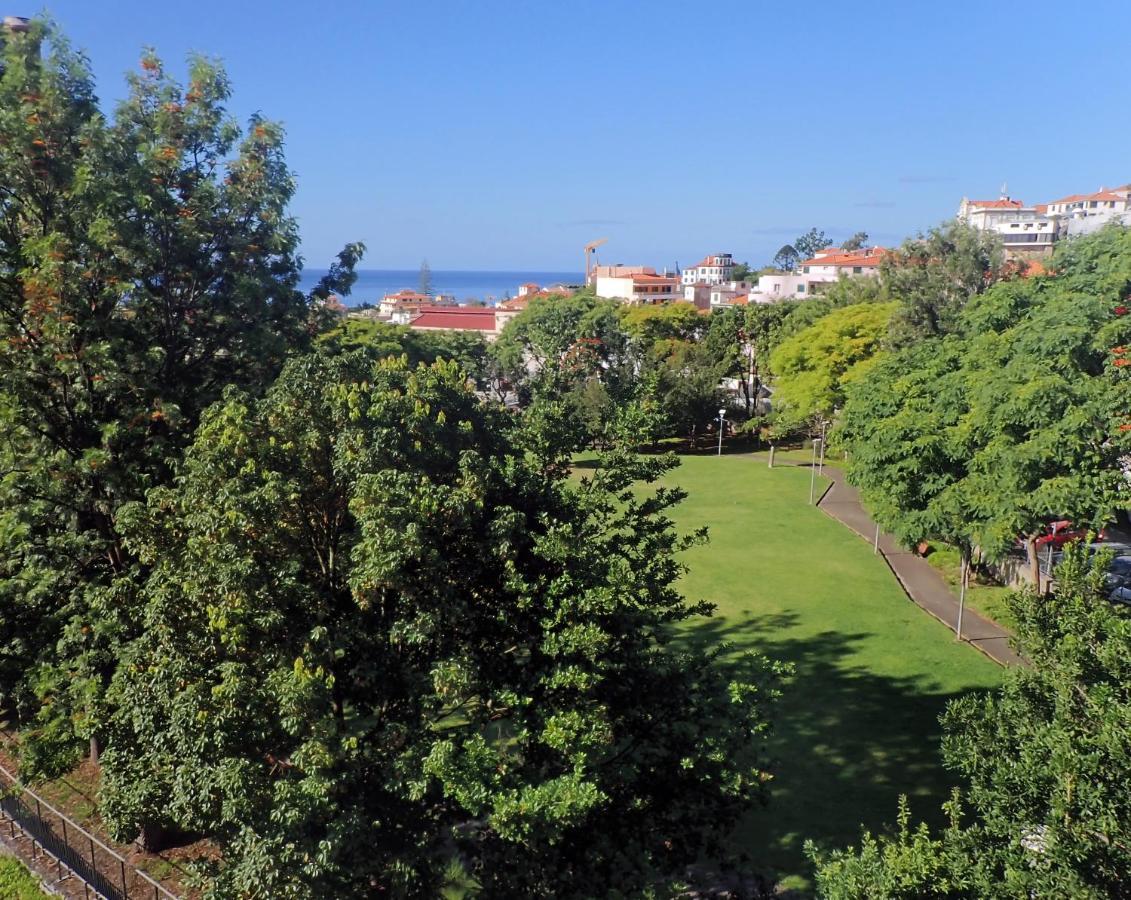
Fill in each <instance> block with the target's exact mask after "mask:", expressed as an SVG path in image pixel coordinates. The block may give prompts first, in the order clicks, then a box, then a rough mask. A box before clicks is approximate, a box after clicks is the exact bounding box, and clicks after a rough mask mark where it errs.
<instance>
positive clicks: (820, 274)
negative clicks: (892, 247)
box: [798, 247, 887, 284]
mask: <svg viewBox="0 0 1131 900" xmlns="http://www.w3.org/2000/svg"><path fill="white" fill-rule="evenodd" d="M885 253H887V250H886V249H885V248H883V247H865V248H863V249H861V250H842V249H841V248H840V247H826V248H825V249H824V250H818V251H817V252H816V253H815V254H814V255H813V258H812V259H806V260H803V261H802V262H801V263H800V264H799V265H798V269H800V270H801V274H802V275H807V276H808V281H809V283H810V284H820V283H824V282H829V281H836V280H837V279H838V278H840V276H841V275H876V274H878V273H879V271H880V260H882V259H883V258H884V254H885Z"/></svg>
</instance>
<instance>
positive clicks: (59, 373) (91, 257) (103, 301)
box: [0, 21, 360, 772]
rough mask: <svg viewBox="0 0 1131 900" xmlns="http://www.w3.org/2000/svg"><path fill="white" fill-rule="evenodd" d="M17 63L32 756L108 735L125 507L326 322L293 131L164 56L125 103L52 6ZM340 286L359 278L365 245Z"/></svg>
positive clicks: (13, 397)
mask: <svg viewBox="0 0 1131 900" xmlns="http://www.w3.org/2000/svg"><path fill="white" fill-rule="evenodd" d="M4 54H5V57H4V58H5V65H4V72H3V76H2V77H0V184H3V185H4V190H3V192H2V194H0V606H2V608H3V610H4V614H3V616H2V618H0V646H2V653H0V655H2V656H3V657H4V664H3V665H2V666H0V678H2V679H3V682H2V684H0V690H2V692H3V698H4V701H5V703H6V705H8V707H9V708H13V709H14V710H15V712H16V714H17V717H18V720H19V721H20V723H21V724H22V725H24V726H28V725H35V726H36V727H34V728H29V729H27V731H26V732H25V740H24V742H23V748H24V750H25V760H24V761H25V763H26V764H27V771H28V772H34V771H36V770H37V767H38V768H40V769H41V770H46V769H56V768H59V767H65V766H66V765H67V764H68V763H69V762H70V761H71V760H73V758H74V754H75V753H77V752H78V748H79V743H78V738H80V737H82V738H94V737H97V736H98V734H99V730H100V727H101V725H100V723H101V721H102V719H103V718H104V714H105V709H104V708H103V706H102V705H101V698H102V691H103V688H104V687H105V685H106V684H107V683H108V681H109V679H110V678H111V676H112V674H113V672H114V670H115V668H116V666H117V660H118V654H119V651H120V648H121V646H122V644H123V642H125V641H127V640H128V639H129V638H130V637H131V636H132V635H134V634H136V633H137V630H138V628H140V624H141V623H140V621H139V620H138V617H137V614H138V610H137V609H136V608H135V607H133V606H132V605H131V603H130V602H129V595H130V587H129V586H130V584H131V582H132V580H133V579H134V578H136V577H137V576H138V575H139V574H140V572H139V570H138V568H137V564H136V560H135V559H134V558H133V556H132V555H131V553H130V552H129V550H128V549H127V548H126V547H125V545H124V543H123V541H122V538H121V534H120V532H119V527H118V514H119V510H120V509H121V507H122V505H123V504H125V503H128V502H129V501H131V500H134V499H136V498H139V497H141V496H143V495H144V492H145V491H146V490H148V489H149V488H151V487H153V486H154V485H158V484H162V483H167V482H168V481H169V480H170V479H171V478H172V475H173V472H174V471H175V467H176V465H177V463H178V460H179V457H180V454H181V452H182V450H183V448H184V447H185V446H186V445H187V443H188V442H189V440H190V439H191V436H192V434H193V431H194V429H195V427H196V425H197V423H198V421H199V419H200V416H201V414H202V411H203V410H204V409H205V408H206V407H207V406H208V405H209V404H210V403H212V402H213V401H214V400H216V399H217V398H218V397H219V396H220V394H221V392H222V391H223V389H224V387H225V386H226V385H237V386H242V387H244V388H246V389H249V390H252V391H254V390H257V389H260V388H261V387H262V386H263V385H264V384H265V383H266V382H268V381H269V380H270V379H272V378H273V377H274V376H275V375H276V374H277V373H278V371H279V369H280V368H281V366H282V364H283V361H284V359H285V357H286V356H287V354H288V353H289V352H291V351H293V350H296V349H302V348H303V347H305V346H306V345H307V344H308V343H309V339H310V337H311V334H312V332H313V331H316V330H317V328H318V327H319V320H318V317H317V310H316V309H315V306H314V304H313V303H312V300H311V298H310V297H306V296H303V295H302V294H301V293H300V292H299V291H298V290H297V284H298V280H299V263H298V257H297V254H296V251H297V232H296V228H295V223H294V220H293V219H292V218H290V217H289V216H288V215H287V213H286V205H287V202H288V201H289V199H290V196H291V193H292V191H293V179H292V176H291V173H290V172H289V171H288V170H287V168H286V166H285V163H284V160H283V155H282V130H281V129H280V128H279V127H278V126H277V125H275V124H274V123H272V122H269V121H267V120H265V119H263V118H261V117H259V116H255V117H253V118H252V119H251V120H250V122H249V123H248V126H247V128H246V130H245V129H241V128H240V127H239V126H237V125H236V124H235V123H234V122H232V121H231V120H230V118H229V117H228V116H227V114H226V113H225V110H224V103H225V101H226V100H227V98H228V94H229V84H228V80H227V78H226V76H225V74H224V72H223V70H221V69H220V68H219V67H217V66H216V65H214V64H212V63H210V62H208V61H206V60H203V59H200V58H193V59H192V60H191V61H190V80H189V84H188V86H187V88H181V87H180V86H179V85H177V84H176V83H175V82H174V81H172V80H171V79H170V78H169V77H168V76H167V75H166V74H165V72H164V70H163V68H162V65H161V63H160V61H159V60H158V59H157V58H156V57H155V56H153V55H151V54H146V55H145V56H144V57H143V58H142V60H141V67H140V71H139V73H138V74H135V75H132V76H130V79H129V92H128V95H127V97H126V99H125V100H124V101H123V102H122V103H121V104H120V105H119V107H118V109H117V111H116V113H115V115H114V117H113V119H112V120H109V121H108V120H107V119H105V118H104V117H103V116H102V114H101V113H100V112H99V111H98V108H97V105H96V103H95V99H94V91H93V83H92V80H91V77H90V73H89V70H88V66H87V64H86V62H85V60H84V59H83V58H82V57H81V56H80V55H78V54H76V53H75V52H74V51H72V50H71V49H70V47H69V46H68V44H67V43H66V41H65V40H64V39H63V38H62V36H61V35H59V34H58V32H56V31H55V30H54V29H53V28H52V27H50V26H49V25H47V24H46V23H44V22H41V21H37V22H34V23H33V24H32V26H31V28H30V30H29V31H28V32H27V33H26V34H15V35H9V40H8V41H7V42H6V46H5V49H4ZM351 246H352V249H350V250H349V251H348V255H347V256H346V257H345V258H343V259H341V260H340V261H339V262H340V265H339V267H338V268H337V269H336V273H337V274H336V281H335V283H334V284H333V285H331V286H332V287H335V288H341V287H343V286H344V287H348V285H347V284H345V282H346V281H348V278H349V274H350V269H351V267H352V263H353V262H356V260H357V259H358V258H360V246H359V245H351Z"/></svg>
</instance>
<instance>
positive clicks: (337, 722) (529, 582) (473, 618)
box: [103, 354, 779, 898]
mask: <svg viewBox="0 0 1131 900" xmlns="http://www.w3.org/2000/svg"><path fill="white" fill-rule="evenodd" d="M529 426H530V423H529V422H528V421H526V422H522V421H520V420H516V419H514V418H513V417H510V416H508V415H507V414H505V413H504V412H503V411H502V410H501V409H499V408H497V407H492V406H489V405H484V404H481V403H479V402H478V401H477V399H476V397H475V395H474V394H473V392H472V391H471V390H470V388H469V387H468V386H467V384H466V380H465V378H464V377H463V374H462V373H461V372H460V371H459V370H458V368H457V367H456V366H454V365H453V364H451V363H443V362H441V363H437V364H435V365H434V366H432V367H430V368H419V369H416V370H410V369H408V368H407V366H406V365H405V363H404V362H403V360H399V359H386V360H384V361H381V362H378V363H376V364H374V363H372V362H370V361H369V360H368V359H367V358H365V357H364V356H362V355H358V354H354V355H339V356H335V357H330V358H326V357H318V356H306V357H302V358H299V359H296V360H294V361H293V362H291V363H290V364H289V365H288V366H287V368H286V369H285V370H284V373H283V375H282V376H281V378H280V379H279V381H278V382H277V383H276V385H275V386H274V387H272V388H271V390H270V391H269V392H268V394H267V396H266V398H265V399H263V400H261V401H255V400H254V399H253V398H251V397H250V396H248V395H246V394H242V393H239V392H235V391H233V392H229V394H228V396H227V398H226V400H225V401H224V402H223V403H221V404H218V405H217V406H215V407H213V409H212V410H210V411H209V413H208V415H207V416H206V417H205V420H204V422H203V424H202V426H201V428H200V432H199V434H198V437H197V440H196V442H195V444H194V445H193V447H192V448H191V450H190V451H189V453H188V455H187V459H186V461H185V464H184V468H183V474H182V476H181V477H180V478H179V479H178V481H177V482H176V483H175V485H173V486H171V487H167V488H160V489H157V490H155V491H153V492H151V494H150V496H149V500H148V504H147V505H146V506H144V507H141V506H140V505H135V506H133V507H131V508H130V510H129V515H128V517H127V523H128V536H129V538H128V539H129V546H130V547H131V548H132V549H134V550H136V552H138V553H139V554H140V556H141V558H142V559H144V560H145V562H146V563H147V564H148V565H149V566H150V567H151V572H150V574H149V576H148V578H147V580H146V582H145V585H144V598H145V601H146V605H145V620H146V626H147V627H146V629H145V631H144V633H143V634H142V635H141V636H140V637H139V638H138V639H137V640H136V641H135V642H134V643H133V644H132V645H131V647H130V650H129V656H128V660H127V664H126V665H124V666H122V667H121V668H120V669H119V671H118V674H117V677H116V680H115V685H114V691H115V695H114V696H115V705H116V709H117V710H118V711H117V714H116V715H115V717H114V723H113V724H114V732H113V735H112V740H111V742H110V750H108V751H107V753H106V755H105V758H104V769H105V776H104V781H103V796H104V814H105V816H106V818H107V821H108V822H109V823H110V825H111V827H112V829H113V831H114V833H115V834H117V835H118V836H119V837H122V838H125V837H132V836H133V835H134V834H135V833H136V832H137V831H138V829H140V828H144V827H146V826H147V825H148V826H152V825H155V824H156V825H162V826H173V825H176V826H180V827H184V828H190V829H194V830H198V831H201V832H204V833H207V834H209V835H211V836H213V838H214V839H216V840H217V841H219V842H220V844H221V846H222V847H223V862H222V865H220V866H219V867H218V868H217V870H216V871H215V872H214V873H213V881H212V884H211V894H212V895H214V896H242V895H249V894H262V895H270V896H272V897H281V898H287V897H292V898H300V897H301V898H308V897H328V896H334V897H351V896H372V895H374V894H376V893H388V894H389V895H418V896H434V895H435V894H436V891H437V887H438V882H439V879H440V877H441V873H442V872H443V870H444V868H445V866H446V864H447V863H448V862H449V860H450V859H451V856H452V854H453V853H458V855H459V857H460V858H461V859H462V860H463V861H464V863H465V865H466V866H467V868H468V869H469V870H470V871H471V873H472V874H473V875H474V877H475V878H476V880H477V882H478V883H479V885H480V887H481V889H482V890H483V892H484V893H485V894H486V895H488V896H522V897H538V896H547V897H548V896H554V897H588V896H592V895H593V893H594V891H595V890H597V891H599V892H602V893H607V894H610V895H613V894H619V895H625V894H629V893H641V892H644V891H645V890H646V889H648V890H650V889H652V888H653V887H654V886H655V885H656V884H657V883H658V882H659V883H662V882H663V881H664V880H665V879H667V878H668V877H670V876H671V874H672V873H673V872H676V871H678V869H679V867H680V866H683V865H685V864H687V863H689V862H691V861H693V860H695V859H697V858H698V857H699V856H700V854H703V853H715V852H718V850H719V846H718V843H717V841H718V840H719V839H721V838H722V837H723V836H725V835H726V834H727V833H728V832H729V830H730V828H731V827H732V826H733V824H734V822H735V821H736V817H737V816H738V815H739V814H740V813H741V812H742V811H743V810H745V809H746V808H747V807H748V805H749V803H750V802H751V801H752V800H754V799H755V798H756V797H758V796H759V795H760V794H761V793H762V790H763V784H764V781H765V774H764V771H763V768H762V762H761V759H760V748H761V742H762V739H763V735H764V733H765V729H766V713H767V708H768V705H769V704H770V702H771V701H772V699H773V697H774V694H775V691H776V688H775V681H776V679H777V675H778V672H779V670H778V669H777V668H776V667H774V666H771V665H769V664H768V663H757V662H756V661H751V663H752V665H753V669H752V671H753V672H754V674H753V675H752V676H750V677H740V676H739V673H738V672H737V671H731V672H730V673H729V674H728V673H726V672H724V670H723V669H722V667H721V666H720V665H719V659H718V653H708V654H705V655H704V654H703V653H701V652H696V653H687V652H683V651H681V650H678V649H677V648H676V646H675V645H673V644H672V643H671V642H670V639H671V629H672V627H673V626H675V625H677V624H678V623H680V622H685V621H687V620H689V619H691V618H693V617H695V616H697V615H700V614H702V613H704V612H707V610H708V607H707V606H706V605H705V604H701V603H689V602H687V601H686V600H684V598H683V597H682V596H680V594H679V592H678V590H677V589H676V587H675V583H676V580H677V579H678V578H679V577H680V575H681V572H682V570H683V567H682V566H681V565H680V564H679V563H678V562H677V557H676V554H677V553H679V552H680V551H681V550H682V549H683V548H685V547H686V546H688V544H689V543H690V542H693V541H695V540H697V539H698V536H695V535H693V536H692V537H691V538H688V539H684V538H680V537H678V536H677V535H676V534H675V533H674V532H673V529H672V526H671V522H670V519H669V518H668V511H669V510H670V508H671V506H672V505H673V504H674V503H676V502H678V501H679V500H680V499H681V496H682V495H681V493H680V492H679V491H678V490H672V489H655V488H649V487H648V484H649V483H651V482H653V481H654V480H655V479H656V478H657V477H658V476H659V475H660V474H662V473H663V472H664V471H666V470H667V469H668V468H669V467H670V466H671V465H672V461H671V460H670V459H669V458H667V457H649V458H638V457H635V456H633V455H632V454H630V453H627V452H625V451H624V450H622V449H617V450H615V451H613V452H611V453H608V454H604V455H603V456H601V457H600V460H599V465H598V467H597V468H596V469H595V470H594V471H593V472H592V474H591V475H589V476H587V477H586V478H584V479H581V480H574V479H572V478H570V477H569V476H568V474H567V472H566V471H565V469H564V467H562V466H561V465H560V461H561V458H560V456H558V455H557V451H556V450H555V451H552V452H551V456H549V457H546V456H543V455H542V454H540V453H539V452H538V448H539V446H540V436H539V434H538V433H537V432H536V430H534V431H532V430H530V427H529ZM625 427H634V426H633V425H632V424H631V422H630V421H628V420H626V426H625ZM625 443H627V442H619V443H618V445H617V446H618V448H619V447H621V446H623V445H624V444H625Z"/></svg>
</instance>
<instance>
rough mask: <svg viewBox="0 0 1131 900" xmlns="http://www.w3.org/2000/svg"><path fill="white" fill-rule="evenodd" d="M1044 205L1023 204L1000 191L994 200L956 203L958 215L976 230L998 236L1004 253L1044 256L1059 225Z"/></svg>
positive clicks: (1055, 235) (1054, 240)
mask: <svg viewBox="0 0 1131 900" xmlns="http://www.w3.org/2000/svg"><path fill="white" fill-rule="evenodd" d="M1050 208H1051V204H1050V205H1048V206H1026V205H1025V204H1024V203H1022V202H1021V201H1020V200H1014V199H1013V198H1012V197H1008V196H1006V195H1005V194H1002V196H1000V197H999V198H998V199H997V200H968V199H966V198H965V197H963V198H962V202H961V203H960V204H959V205H958V218H959V220H960V221H963V222H966V223H967V224H968V225H971V226H973V227H974V228H977V229H979V230H980V231H990V232H993V233H994V234H996V235H997V236H998V237H1000V238H1001V242H1002V244H1004V245H1005V252H1006V255H1007V256H1009V257H1011V258H1014V257H1018V256H1047V255H1048V254H1050V253H1052V246H1053V244H1054V243H1056V240H1057V236H1058V232H1059V228H1058V224H1057V216H1056V215H1053V214H1050V212H1049V209H1050Z"/></svg>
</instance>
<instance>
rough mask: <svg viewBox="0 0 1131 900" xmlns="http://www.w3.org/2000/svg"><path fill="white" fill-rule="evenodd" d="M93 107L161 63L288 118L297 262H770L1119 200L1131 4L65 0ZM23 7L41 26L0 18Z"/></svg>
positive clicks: (65, 19) (1126, 134)
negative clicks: (812, 234) (1084, 198)
mask: <svg viewBox="0 0 1131 900" xmlns="http://www.w3.org/2000/svg"><path fill="white" fill-rule="evenodd" d="M48 9H49V11H50V12H51V14H52V15H54V17H55V18H56V19H57V20H58V21H59V23H60V24H61V25H62V26H63V28H64V30H65V31H66V32H67V33H68V34H69V36H70V37H71V39H72V40H73V42H74V43H75V44H76V45H77V46H79V47H81V48H83V49H85V50H86V51H87V52H88V53H89V55H90V56H91V58H92V61H93V64H94V69H95V72H96V75H97V78H98V83H99V93H100V96H101V97H102V98H103V100H104V102H111V101H113V100H115V99H117V98H118V97H119V96H120V94H121V91H122V84H123V82H122V77H121V76H122V73H123V72H124V71H125V70H126V69H128V68H131V67H133V66H136V64H137V60H138V57H139V50H140V48H141V47H143V46H145V45H152V46H154V47H155V48H156V49H157V51H158V52H159V53H160V55H161V56H162V57H164V59H165V60H166V61H167V63H170V64H174V63H175V64H178V65H174V66H171V68H173V70H174V71H178V72H181V73H183V71H184V67H183V65H180V64H181V63H183V60H184V58H185V56H186V54H187V53H188V52H189V51H192V50H198V51H202V52H205V53H208V54H211V55H215V56H219V57H221V58H222V59H223V60H224V62H225V63H226V65H227V68H228V71H229V74H230V76H231V78H232V80H233V83H234V86H235V95H234V97H233V101H232V104H231V108H232V111H233V112H234V113H235V114H237V115H238V116H239V117H241V118H243V117H245V116H246V115H247V114H248V113H250V112H252V111H254V110H261V111H262V112H263V113H265V114H266V115H268V116H269V117H271V118H273V119H277V120H281V121H282V122H283V123H284V124H285V126H286V128H287V133H288V151H287V155H288V160H289V162H290V165H291V166H292V168H293V169H294V170H295V171H296V173H297V175H298V178H299V188H298V193H297V196H296V199H295V203H294V207H293V208H294V212H295V214H296V215H297V216H298V217H299V220H300V224H301V229H302V235H303V250H304V255H305V257H306V260H307V264H308V265H309V266H312V267H321V266H322V265H324V263H325V261H327V260H328V259H329V257H330V256H331V255H332V254H333V253H335V252H336V251H337V249H338V248H339V247H340V246H341V245H342V244H343V243H344V242H346V241H349V240H354V239H360V240H364V241H365V242H366V243H367V244H368V245H369V254H368V256H367V258H366V261H365V263H364V265H365V267H366V268H414V267H416V266H417V265H419V263H420V260H421V259H422V258H424V257H427V258H428V260H429V261H430V263H431V265H432V267H433V268H434V269H453V268H476V269H495V268H507V269H538V268H547V269H565V270H577V269H580V267H581V247H582V245H583V244H584V243H585V242H586V241H588V240H590V239H593V238H597V237H608V238H609V244H608V245H607V247H605V248H603V249H602V251H601V258H602V261H604V262H625V263H640V264H650V265H655V266H657V267H662V266H664V265H670V264H672V263H674V262H676V261H677V260H678V262H679V263H680V264H681V265H688V264H691V263H693V262H695V261H696V260H697V259H698V258H700V257H702V256H703V255H705V254H706V253H708V252H714V251H717V250H724V251H726V250H729V251H731V252H733V253H734V254H735V255H736V257H738V258H739V259H748V260H750V261H751V262H753V263H763V262H765V261H768V259H769V258H770V257H771V256H772V255H773V253H774V252H775V250H776V249H777V248H778V247H779V246H780V245H781V244H782V243H784V242H785V241H787V240H789V239H791V238H793V237H794V236H795V235H796V234H797V233H799V232H800V231H802V230H804V229H806V228H808V227H809V226H811V225H816V226H819V227H822V228H824V229H826V230H827V231H828V232H829V234H830V235H831V236H832V237H834V238H843V237H845V236H847V235H848V234H849V233H851V232H853V231H855V230H857V229H864V230H867V231H868V232H870V233H871V235H872V237H873V240H874V241H876V242H880V243H892V242H895V241H898V240H899V239H900V238H902V237H903V236H905V235H907V234H909V233H911V232H914V231H917V230H919V229H921V228H925V227H927V226H929V225H931V224H934V223H936V222H938V221H939V220H941V219H943V218H944V217H947V216H951V215H953V214H954V211H955V209H956V208H957V205H958V201H959V200H960V198H961V197H962V196H963V195H967V196H970V197H985V196H996V194H997V191H998V189H999V187H1000V185H1001V183H1002V182H1003V181H1007V182H1008V184H1009V190H1010V193H1011V194H1012V195H1013V196H1015V197H1020V198H1021V199H1023V200H1025V201H1027V202H1042V201H1047V200H1050V199H1054V198H1056V197H1059V196H1062V195H1064V194H1069V193H1075V192H1083V191H1092V190H1096V189H1098V188H1099V187H1100V185H1108V186H1111V185H1115V184H1122V183H1125V182H1128V181H1131V153H1129V152H1128V151H1129V144H1131V140H1129V138H1131V118H1129V117H1128V115H1127V96H1128V95H1127V89H1128V84H1129V77H1128V74H1129V70H1128V63H1127V57H1128V54H1127V52H1126V50H1123V49H1121V47H1122V45H1123V43H1124V42H1125V38H1126V35H1127V34H1128V31H1129V27H1131V4H1128V3H1126V2H1125V0H1123V2H1099V0H1096V2H1092V0H1085V2H1076V3H1066V2H1063V0H1062V2H1055V3H1053V2H1043V0H1027V2H1024V3H995V2H991V0H981V2H965V0H959V2H950V3H945V4H942V3H922V4H920V3H916V2H907V0H903V2H899V3H886V2H883V3H881V2H871V3H856V4H845V3H823V2H809V3H795V4H794V3H790V4H787V3H778V2H762V3H757V2H750V0H745V2H728V0H719V2H713V3H709V4H698V3H674V2H660V0H651V2H618V0H604V2H595V0H568V2H550V0H532V2H520V0H509V2H496V0H450V2H432V0H413V2H397V3H389V2H360V0H357V2H337V0H330V2H321V3H317V2H303V3H299V2H291V0H276V2H270V3H268V2H262V0H254V2H252V0H227V2H216V0H194V2H163V0H100V2H92V0H55V2H53V3H52V4H51V5H50V6H49V7H48ZM5 11H6V12H9V13H21V14H29V13H34V12H35V7H30V8H19V6H18V4H17V5H16V6H13V5H12V0H9V3H8V9H7V10H5Z"/></svg>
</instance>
